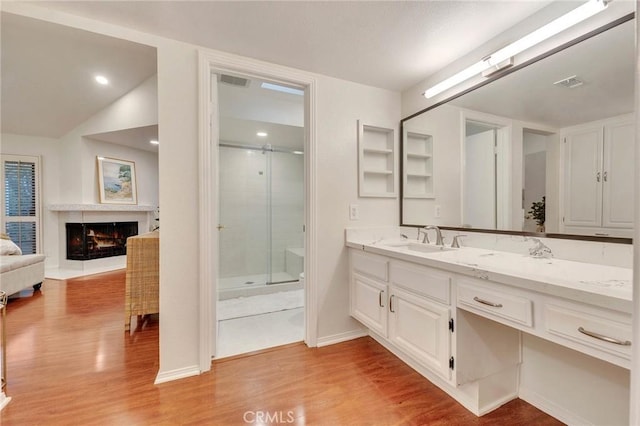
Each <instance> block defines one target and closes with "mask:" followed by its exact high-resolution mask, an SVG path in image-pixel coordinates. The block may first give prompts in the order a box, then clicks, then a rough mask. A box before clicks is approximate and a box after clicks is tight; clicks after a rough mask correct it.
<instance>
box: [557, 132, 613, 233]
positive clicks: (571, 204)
mask: <svg viewBox="0 0 640 426" xmlns="http://www.w3.org/2000/svg"><path fill="white" fill-rule="evenodd" d="M564 145H565V147H564V148H565V151H564V164H565V190H564V224H565V225H574V226H601V224H602V179H603V176H602V171H601V169H602V126H595V127H587V128H583V129H581V130H578V131H575V132H572V133H570V134H567V135H566V136H565V143H564Z"/></svg>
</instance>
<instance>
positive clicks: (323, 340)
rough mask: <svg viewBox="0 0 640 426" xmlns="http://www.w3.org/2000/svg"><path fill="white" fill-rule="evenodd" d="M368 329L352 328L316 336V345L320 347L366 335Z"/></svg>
mask: <svg viewBox="0 0 640 426" xmlns="http://www.w3.org/2000/svg"><path fill="white" fill-rule="evenodd" d="M368 335H369V331H368V330H366V329H361V330H352V331H347V332H345V333H338V334H333V335H331V336H325V337H318V340H317V342H316V343H317V346H318V347H319V348H320V347H322V346H329V345H335V344H336V343H342V342H346V341H348V340H353V339H358V338H360V337H364V336H368Z"/></svg>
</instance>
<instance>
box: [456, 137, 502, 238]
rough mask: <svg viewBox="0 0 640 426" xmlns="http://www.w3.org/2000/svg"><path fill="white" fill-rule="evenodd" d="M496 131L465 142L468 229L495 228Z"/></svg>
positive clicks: (465, 197)
mask: <svg viewBox="0 0 640 426" xmlns="http://www.w3.org/2000/svg"><path fill="white" fill-rule="evenodd" d="M495 143H496V136H495V129H490V130H486V131H484V132H481V133H476V134H473V135H470V136H467V137H466V139H465V177H464V215H463V222H464V224H465V226H467V225H469V226H472V227H473V228H480V229H496V225H497V223H496V155H495Z"/></svg>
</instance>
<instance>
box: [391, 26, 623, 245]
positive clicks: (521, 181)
mask: <svg viewBox="0 0 640 426" xmlns="http://www.w3.org/2000/svg"><path fill="white" fill-rule="evenodd" d="M634 22H635V21H634V19H633V14H631V15H628V16H626V17H624V18H622V19H619V20H618V21H616V22H613V23H611V24H609V25H607V26H606V27H603V28H601V29H599V30H597V31H594V32H593V33H592V34H589V35H588V36H585V37H583V38H582V39H580V40H575V41H574V42H572V43H570V44H569V45H568V46H563V47H562V48H559V49H556V50H557V51H555V52H554V53H552V54H549V55H545V57H544V58H542V59H540V58H538V59H536V60H532V61H530V63H528V64H524V66H520V67H517V68H514V69H512V70H507V71H506V72H505V73H504V74H503V75H502V76H501V77H498V78H495V79H493V80H492V81H490V82H489V83H486V84H483V85H479V86H480V87H477V88H475V89H473V90H470V91H467V92H466V93H464V94H462V95H457V96H456V97H453V98H450V99H449V100H448V101H445V102H442V103H439V104H438V105H435V106H434V107H431V108H428V109H426V110H424V111H422V112H420V113H418V114H414V115H413V116H411V117H408V118H405V119H403V120H402V122H401V127H402V156H401V167H402V199H401V218H402V224H403V225H426V224H435V225H439V226H443V227H453V228H469V229H483V230H499V231H508V232H513V233H521V232H525V233H527V232H538V233H546V234H548V235H553V236H558V235H562V236H566V237H567V238H571V237H572V236H577V237H576V238H585V236H590V237H593V238H598V237H600V238H603V237H610V238H614V237H615V238H630V237H631V236H632V233H633V229H632V227H633V192H634V191H633V169H634V164H633V158H634V140H635V123H634V114H633V113H634V93H635V91H634V86H635V84H634V70H635V36H634V33H635V29H634ZM620 241H625V240H620ZM628 241H630V240H628Z"/></svg>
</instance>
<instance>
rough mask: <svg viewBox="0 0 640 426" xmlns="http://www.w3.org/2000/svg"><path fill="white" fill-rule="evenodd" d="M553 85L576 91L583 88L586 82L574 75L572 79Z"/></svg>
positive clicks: (565, 79)
mask: <svg viewBox="0 0 640 426" xmlns="http://www.w3.org/2000/svg"><path fill="white" fill-rule="evenodd" d="M553 84H554V85H555V86H562V87H566V88H567V89H574V88H576V87H579V86H582V85H583V84H584V81H582V80H580V79H579V78H578V76H576V75H572V76H571V77H567V78H564V79H562V80H559V81H556V82H555V83H553Z"/></svg>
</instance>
